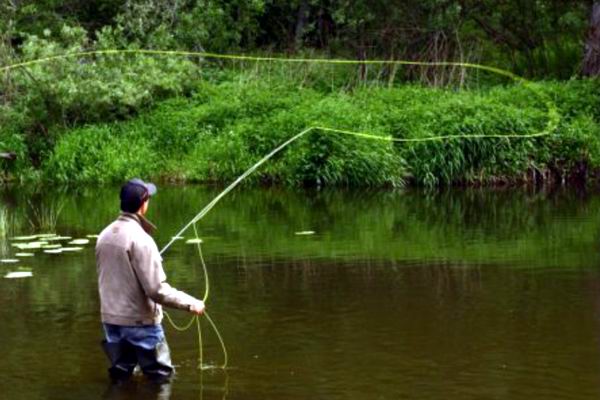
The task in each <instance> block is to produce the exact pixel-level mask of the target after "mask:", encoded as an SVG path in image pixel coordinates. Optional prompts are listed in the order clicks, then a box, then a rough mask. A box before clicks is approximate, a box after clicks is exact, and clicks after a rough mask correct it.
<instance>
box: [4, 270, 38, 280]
mask: <svg viewBox="0 0 600 400" xmlns="http://www.w3.org/2000/svg"><path fill="white" fill-rule="evenodd" d="M32 276H33V272H31V271H14V272H9V273H8V274H6V275H4V277H5V278H6V279H17V278H30V277H32Z"/></svg>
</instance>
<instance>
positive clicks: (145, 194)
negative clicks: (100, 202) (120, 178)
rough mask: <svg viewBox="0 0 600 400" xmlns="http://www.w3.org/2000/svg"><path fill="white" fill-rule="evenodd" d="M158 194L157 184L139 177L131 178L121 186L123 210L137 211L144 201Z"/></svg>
mask: <svg viewBox="0 0 600 400" xmlns="http://www.w3.org/2000/svg"><path fill="white" fill-rule="evenodd" d="M155 194H156V185H155V184H153V183H147V182H144V181H143V180H141V179H139V178H135V179H131V180H130V181H128V182H127V183H125V184H124V185H123V186H122V187H121V210H122V211H125V212H130V213H135V212H137V211H138V210H139V209H140V207H141V206H142V204H143V203H144V201H146V200H148V198H149V197H150V196H154V195H155Z"/></svg>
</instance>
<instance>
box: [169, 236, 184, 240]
mask: <svg viewBox="0 0 600 400" xmlns="http://www.w3.org/2000/svg"><path fill="white" fill-rule="evenodd" d="M183 239H185V238H184V237H183V236H173V237H172V238H171V240H183Z"/></svg>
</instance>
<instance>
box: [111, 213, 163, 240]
mask: <svg viewBox="0 0 600 400" xmlns="http://www.w3.org/2000/svg"><path fill="white" fill-rule="evenodd" d="M119 219H121V220H127V219H130V220H134V221H135V222H137V223H138V224H140V226H141V227H142V229H144V231H146V233H147V234H149V235H150V234H152V233H154V231H155V230H156V229H157V228H156V225H154V224H153V223H152V222H150V221H148V220H147V219H146V218H145V217H144V216H143V215H140V214H135V213H129V212H124V211H123V212H121V215H120V216H119Z"/></svg>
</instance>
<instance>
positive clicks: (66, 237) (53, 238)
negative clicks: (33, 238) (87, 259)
mask: <svg viewBox="0 0 600 400" xmlns="http://www.w3.org/2000/svg"><path fill="white" fill-rule="evenodd" d="M71 239H73V238H72V237H71V236H53V237H49V238H46V240H47V241H48V242H57V241H59V240H71Z"/></svg>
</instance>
